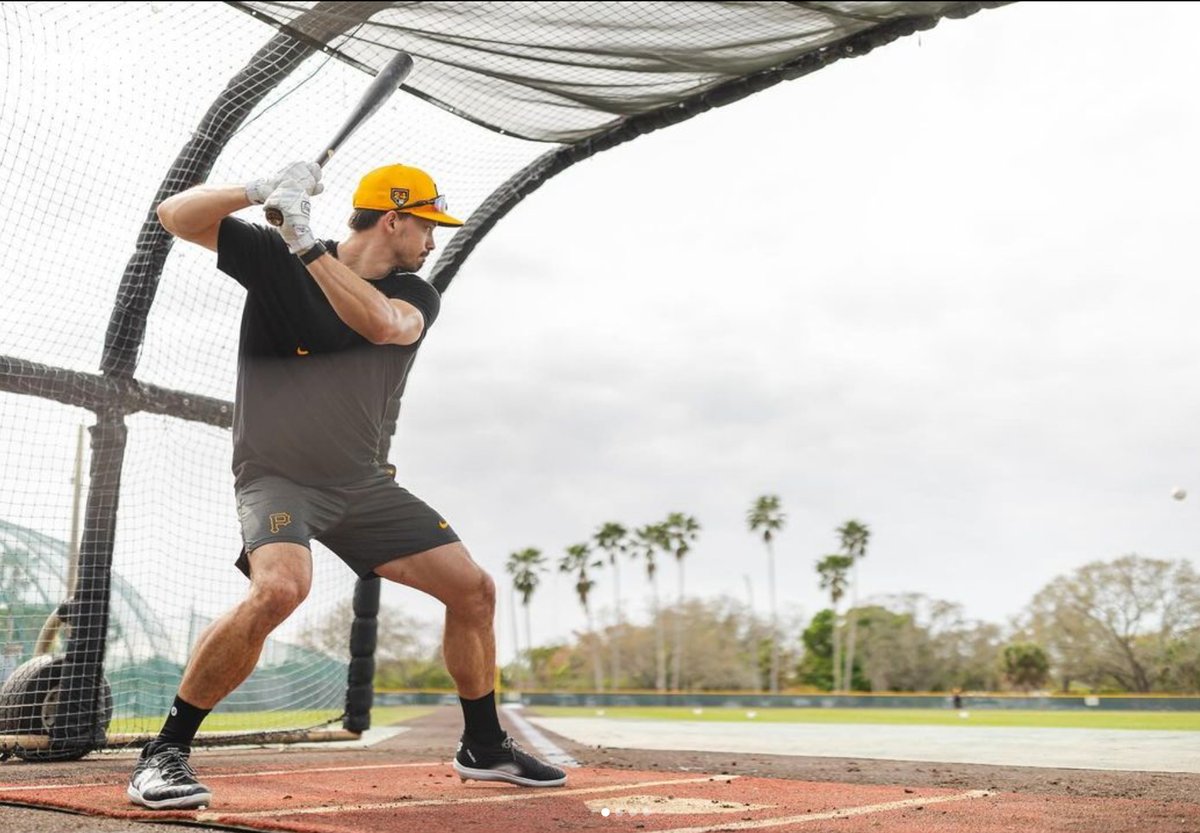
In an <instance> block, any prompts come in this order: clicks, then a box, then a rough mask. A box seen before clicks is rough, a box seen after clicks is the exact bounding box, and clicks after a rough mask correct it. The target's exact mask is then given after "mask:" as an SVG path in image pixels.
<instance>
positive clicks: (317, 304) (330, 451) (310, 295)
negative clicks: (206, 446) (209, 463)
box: [217, 217, 441, 487]
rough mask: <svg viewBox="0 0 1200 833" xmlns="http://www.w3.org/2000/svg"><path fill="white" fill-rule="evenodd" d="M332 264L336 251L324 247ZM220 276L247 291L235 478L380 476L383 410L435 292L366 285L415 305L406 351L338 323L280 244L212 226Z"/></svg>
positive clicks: (232, 224)
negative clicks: (414, 327)
mask: <svg viewBox="0 0 1200 833" xmlns="http://www.w3.org/2000/svg"><path fill="white" fill-rule="evenodd" d="M326 245H327V246H329V248H330V251H331V253H333V254H334V255H335V256H336V252H337V247H336V244H335V243H333V242H332V241H327V243H326ZM217 268H219V269H220V270H221V271H223V272H225V273H226V274H228V275H230V276H231V277H233V278H234V279H235V280H237V281H238V283H240V284H242V286H244V287H245V288H246V290H247V295H246V303H245V306H244V308H243V310H242V324H241V336H240V340H239V344H238V376H237V395H236V398H235V400H234V414H233V473H234V476H235V478H236V482H237V485H238V486H239V487H240V486H242V485H244V484H246V483H248V482H250V481H252V480H254V479H256V478H258V477H261V476H263V475H271V474H274V475H280V476H283V477H286V478H288V479H290V480H293V481H295V482H296V483H301V484H305V485H309V486H332V485H339V484H346V483H351V482H354V481H357V480H361V479H363V478H364V477H369V476H371V475H372V474H376V473H378V472H379V471H380V469H381V468H382V466H383V465H384V462H385V461H383V460H380V459H378V456H379V448H380V435H381V433H382V430H383V423H384V416H385V413H386V410H387V406H388V401H389V399H390V398H391V397H392V395H393V394H395V393H396V392H397V391H398V390H400V388H401V386H402V385H403V384H404V378H405V376H406V375H407V374H408V370H409V367H410V366H411V365H412V360H413V356H414V355H415V354H416V350H417V347H418V346H419V345H420V343H421V341H423V340H424V338H425V334H426V333H428V332H429V328H430V326H431V325H432V324H433V322H434V320H435V319H436V318H437V315H438V310H439V309H440V307H441V298H440V296H439V295H438V292H437V290H436V289H434V288H433V287H432V286H431V285H430V284H428V283H427V282H425V281H424V280H422V279H421V278H419V277H418V276H416V275H413V274H409V273H405V272H401V271H399V270H395V271H393V272H391V273H389V274H388V275H387V276H385V277H383V278H380V279H379V280H374V281H371V282H370V283H371V286H373V287H375V289H376V290H378V291H379V292H382V293H383V294H384V295H386V296H387V297H389V298H398V299H400V300H403V301H407V302H408V303H410V304H412V305H413V306H415V307H416V308H417V309H419V310H420V311H421V313H422V315H424V316H425V330H424V332H423V333H422V334H421V339H419V340H418V341H417V342H416V343H415V344H411V345H408V346H400V345H394V344H385V345H377V344H372V343H371V342H369V341H367V339H365V338H363V337H362V336H361V335H359V334H358V333H357V332H355V331H354V330H353V329H351V328H350V327H349V326H348V325H347V324H346V323H345V322H344V321H342V320H341V319H340V318H339V317H338V315H337V313H336V312H335V311H334V309H333V306H332V305H331V304H330V303H329V300H328V299H327V298H326V297H325V293H324V292H322V291H321V288H320V287H319V286H318V285H317V282H316V281H315V280H314V279H313V277H312V276H311V275H310V274H309V273H308V270H307V269H306V268H305V267H304V265H303V264H302V263H300V261H299V259H298V258H296V257H295V256H294V255H292V254H290V253H289V252H288V249H287V244H286V243H284V242H283V240H282V238H280V236H279V235H278V234H277V233H276V232H274V231H272V230H270V229H267V228H265V227H263V226H258V225H254V224H251V223H247V222H245V221H243V220H239V219H237V218H235V217H226V218H225V219H224V220H222V221H221V226H220V230H219V233H218V238H217Z"/></svg>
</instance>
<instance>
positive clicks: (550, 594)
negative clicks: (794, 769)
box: [399, 3, 1200, 642]
mask: <svg viewBox="0 0 1200 833" xmlns="http://www.w3.org/2000/svg"><path fill="white" fill-rule="evenodd" d="M1197 24H1200V7H1198V6H1196V5H1195V4H1139V5H1138V6H1136V7H1133V6H1131V5H1126V4H1119V3H1111V4H1110V3H1104V4H1099V3H1097V4H1090V3H1089V4H1053V3H1048V4H1043V3H1038V4H1032V3H1026V4H1016V5H1015V6H1011V7H1005V8H1001V9H998V10H993V11H986V12H982V13H980V14H978V15H977V16H975V17H972V18H969V19H967V20H963V21H944V22H943V23H941V24H940V25H939V26H938V27H937V28H936V29H935V30H933V31H930V32H926V33H923V34H922V35H921V36H920V37H919V38H917V37H913V38H909V39H906V40H903V41H900V42H897V43H895V44H892V45H890V46H888V47H886V48H883V49H880V50H878V51H877V52H874V53H872V54H870V55H869V56H867V57H865V58H861V59H856V60H850V61H843V62H840V63H838V64H835V65H834V66H832V67H830V68H828V69H826V70H823V71H821V72H819V73H816V74H815V75H812V76H809V77H807V78H803V79H801V80H798V81H794V82H790V83H786V84H783V85H781V86H778V87H776V88H773V89H771V90H768V91H766V92H765V93H762V94H760V95H757V96H755V97H754V98H752V99H749V100H746V101H742V102H739V103H737V104H735V105H733V106H730V107H726V108H723V109H720V110H717V111H714V112H711V113H709V114H706V115H704V116H701V117H699V118H696V119H694V120H693V121H691V122H688V123H686V124H684V125H681V126H678V127H674V128H671V129H669V130H665V131H661V132H660V133H656V134H652V135H650V136H647V137H644V138H642V139H639V140H638V141H636V142H633V143H630V144H629V145H626V146H623V147H620V148H617V149H615V150H612V151H609V152H606V153H603V154H601V155H599V156H597V157H595V158H593V159H591V160H588V161H586V162H584V163H582V164H580V165H578V166H577V167H575V168H574V169H571V170H569V171H567V172H566V173H564V174H562V175H560V176H559V177H557V178H556V179H555V180H553V181H552V182H551V183H549V184H548V185H546V186H545V187H544V188H543V189H542V190H541V191H539V192H537V193H535V194H534V195H533V196H531V197H530V198H528V199H527V200H526V201H525V202H524V203H523V204H522V205H520V206H519V207H518V208H517V209H516V210H515V211H514V212H513V214H512V215H511V216H510V217H509V218H507V219H506V220H504V221H503V222H502V223H501V224H500V226H498V227H497V229H496V230H495V231H494V232H493V233H492V234H491V236H490V237H489V238H488V239H487V240H486V242H485V243H484V244H483V245H482V246H481V247H480V249H479V250H478V251H477V252H476V254H475V255H474V256H473V257H472V259H471V261H470V262H469V263H468V265H467V267H466V269H465V270H464V272H463V274H462V275H461V276H460V277H459V278H458V279H457V281H456V283H455V284H454V285H453V286H452V287H451V289H450V291H449V292H448V293H447V296H446V298H445V302H444V307H443V311H444V315H443V318H442V320H440V321H439V323H438V324H437V326H436V328H435V330H434V331H433V334H432V335H431V337H430V340H429V341H428V342H427V344H426V347H425V348H424V350H423V355H422V357H421V361H420V363H419V366H418V368H417V369H416V371H415V376H414V378H413V382H412V385H411V388H410V392H409V395H408V400H409V401H408V403H407V405H406V408H407V411H406V413H405V416H404V421H403V423H402V431H401V434H400V439H399V443H400V446H399V448H400V449H402V451H403V453H402V456H403V459H404V461H405V462H404V466H405V470H406V474H407V476H408V477H409V479H410V482H411V483H412V485H413V488H414V489H415V490H417V491H418V492H419V493H421V494H424V495H425V496H426V497H427V498H428V499H429V500H430V501H431V502H432V503H434V505H436V506H438V507H439V508H440V509H441V510H442V511H443V512H445V513H446V514H447V515H448V516H449V517H450V518H451V519H452V521H453V523H454V524H455V526H456V528H457V529H458V530H459V532H460V534H462V535H463V536H464V538H465V539H466V540H467V542H468V543H469V544H470V546H471V547H472V549H473V551H474V553H475V555H476V557H477V558H478V559H479V560H480V561H481V562H483V563H484V564H485V565H487V566H488V567H489V568H491V569H492V570H493V571H494V572H496V573H497V574H500V573H501V570H502V565H503V563H504V560H505V557H506V556H507V554H508V553H510V552H512V551H513V550H515V549H519V548H522V547H526V546H536V547H539V548H541V549H543V551H545V552H546V553H547V555H549V556H551V557H552V558H558V557H560V556H561V555H562V552H563V549H564V547H565V546H567V545H569V544H572V543H575V542H577V541H581V540H585V539H586V538H587V537H588V536H589V535H590V534H591V533H592V532H593V531H594V529H595V528H596V527H597V526H598V525H599V524H600V523H601V522H603V521H607V520H616V521H620V522H622V523H625V524H626V525H638V524H643V523H646V522H649V521H654V520H658V519H659V518H661V517H662V516H664V515H665V514H666V513H667V512H669V511H682V512H687V513H691V514H693V515H695V516H696V518H697V519H698V520H699V521H700V523H701V524H702V525H703V532H702V534H701V536H700V539H699V541H698V543H697V545H696V547H695V550H694V552H693V553H692V554H691V555H690V556H689V558H688V560H687V565H686V570H687V572H686V577H687V591H688V593H689V594H696V595H703V596H714V595H717V594H722V593H728V594H732V595H734V596H736V597H738V598H742V599H744V598H746V595H747V593H746V577H748V579H749V584H750V587H751V590H750V592H751V594H752V595H753V598H754V603H755V605H756V606H757V607H758V608H759V609H760V610H761V611H765V610H766V598H767V589H766V575H767V570H766V555H765V552H764V550H763V547H762V545H761V544H760V543H759V542H758V541H757V540H756V539H755V538H754V537H752V536H751V535H750V534H749V533H748V532H747V530H746V526H745V520H744V516H745V513H746V510H747V509H748V507H749V505H750V504H751V502H752V501H753V499H754V498H755V497H756V496H758V495H760V494H764V493H775V494H778V495H779V496H780V497H781V499H782V501H783V505H784V508H785V510H786V512H787V514H788V523H787V527H786V529H785V530H784V532H783V533H782V535H781V536H780V537H779V540H778V545H777V553H776V555H777V559H778V592H779V601H780V606H781V608H786V609H788V610H790V611H792V612H797V613H801V614H803V615H805V616H807V615H811V613H812V612H814V611H815V610H817V609H819V607H820V606H821V605H822V604H823V603H824V597H823V594H822V593H821V592H820V591H819V590H818V587H817V580H816V573H815V571H814V563H815V561H816V560H817V559H818V558H819V557H820V556H822V555H823V554H826V553H829V552H833V551H835V550H836V546H837V539H836V536H835V534H834V529H835V528H836V527H837V526H839V525H840V524H841V523H843V522H844V521H846V520H847V519H850V518H857V519H859V520H861V521H862V522H864V523H866V524H868V525H869V526H870V528H871V532H872V538H871V545H870V549H869V553H868V557H867V561H866V562H865V563H864V564H863V568H862V575H861V582H862V592H863V593H864V595H866V596H878V595H885V594H891V593H901V592H919V593H924V594H928V595H930V596H934V597H938V598H942V599H947V600H951V601H955V602H959V603H961V604H962V605H963V607H964V608H965V611H966V614H967V615H968V616H969V617H973V618H980V619H987V620H992V621H997V622H1003V621H1005V620H1006V619H1007V618H1008V617H1010V616H1012V615H1014V614H1016V613H1018V612H1019V611H1020V610H1021V608H1022V607H1023V606H1024V605H1025V603H1026V602H1027V601H1028V600H1029V599H1030V597H1031V596H1032V595H1033V594H1034V593H1035V592H1036V591H1037V590H1038V589H1039V588H1040V587H1042V586H1043V585H1044V584H1045V583H1046V582H1048V581H1050V580H1051V579H1053V578H1054V577H1055V576H1057V575H1060V574H1062V573H1065V572H1069V571H1071V570H1073V569H1074V568H1076V567H1079V566H1080V565H1082V564H1084V563H1086V562H1088V561H1092V560H1096V559H1110V558H1114V557H1116V556H1119V555H1122V554H1124V553H1129V552H1137V553H1140V554H1142V555H1146V556H1154V557H1161V558H1190V559H1195V558H1196V555H1197V551H1198V549H1200V548H1198V546H1197V544H1198V542H1200V513H1198V510H1200V507H1197V505H1196V503H1195V502H1194V501H1190V500H1189V501H1184V502H1182V503H1180V502H1176V501H1173V500H1171V499H1170V492H1171V489H1172V488H1173V487H1175V486H1176V485H1184V486H1187V485H1193V486H1195V487H1196V488H1197V489H1200V479H1198V478H1197V476H1196V474H1197V472H1196V462H1197V459H1198V456H1200V436H1198V433H1197V431H1198V429H1200V421H1198V419H1197V416H1198V411H1200V396H1198V394H1197V392H1196V385H1195V384H1194V378H1195V374H1196V365H1197V348H1198V347H1200V328H1198V327H1196V325H1195V318H1196V311H1197V309H1200V282H1198V281H1197V275H1198V272H1200V270H1198V269H1197V266H1198V265H1200V264H1198V257H1197V254H1196V248H1195V246H1194V245H1192V243H1190V242H1189V241H1191V240H1193V239H1194V237H1195V231H1194V228H1193V226H1194V224H1195V222H1196V210H1195V193H1196V191H1197V188H1196V186H1197V180H1198V176H1197V174H1198V173H1200V167H1198V163H1197V157H1196V154H1195V148H1196V147H1200V112H1198V111H1197V108H1196V107H1195V101H1194V95H1193V93H1192V86H1193V85H1194V81H1195V79H1196V78H1197V77H1200V55H1198V54H1197V53H1196V51H1195V49H1194V48H1193V44H1192V33H1194V32H1195V31H1196V28H1197ZM674 576H675V573H674V570H673V568H670V567H668V568H666V569H664V570H663V579H664V585H663V587H664V591H669V592H672V593H673V592H674ZM624 580H625V588H626V589H625V595H626V597H627V598H628V599H629V601H630V603H631V604H632V605H634V609H635V610H636V611H639V612H640V611H642V610H644V601H645V584H644V581H637V583H636V585H635V583H634V582H635V580H636V577H635V574H634V571H633V569H632V568H628V569H626V571H625V572H624ZM596 593H597V598H598V599H600V600H601V602H602V603H605V604H607V603H608V599H609V598H610V584H609V582H608V581H607V580H606V579H603V578H602V579H601V586H600V587H598V588H597V591H596ZM403 599H404V600H405V603H408V602H409V601H410V600H411V597H410V596H404V597H403ZM534 610H535V620H534V637H535V639H538V640H544V639H549V638H551V637H554V636H561V635H563V634H565V633H566V632H568V631H569V630H570V629H571V628H573V627H579V625H580V622H581V616H580V615H579V613H578V605H577V603H576V601H575V599H574V595H573V593H572V589H571V584H570V582H569V581H568V580H567V578H566V577H565V576H563V577H560V576H556V575H552V574H548V575H547V576H546V578H545V583H544V586H543V588H542V589H541V590H539V591H538V593H537V595H536V596H535V601H534ZM508 621H509V619H508V617H507V615H506V614H505V612H504V611H503V610H502V611H501V618H500V623H501V625H502V629H501V630H502V636H503V637H504V640H505V641H506V642H507V641H508V638H509V636H508V631H509V625H508Z"/></svg>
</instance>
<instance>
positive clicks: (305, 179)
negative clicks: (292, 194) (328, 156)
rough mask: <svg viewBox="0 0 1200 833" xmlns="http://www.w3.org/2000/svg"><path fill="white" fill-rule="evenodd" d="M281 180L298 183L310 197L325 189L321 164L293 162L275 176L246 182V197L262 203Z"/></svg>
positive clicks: (259, 203)
mask: <svg viewBox="0 0 1200 833" xmlns="http://www.w3.org/2000/svg"><path fill="white" fill-rule="evenodd" d="M281 182H295V183H297V184H298V185H299V186H300V188H302V189H303V190H304V193H306V194H308V195H309V196H310V197H315V196H316V195H317V194H319V193H321V192H322V191H324V190H325V186H324V185H323V184H322V183H321V166H320V165H318V164H317V163H316V162H293V163H292V164H290V165H288V166H287V167H286V168H284V169H283V170H281V171H279V172H278V173H276V174H275V175H274V176H268V177H263V178H262V179H256V180H254V181H253V182H248V183H246V199H248V200H250V202H252V203H254V204H255V205H262V204H263V203H265V202H266V201H267V197H269V196H271V192H272V191H274V190H275V189H276V188H278V187H279V184H280V183H281Z"/></svg>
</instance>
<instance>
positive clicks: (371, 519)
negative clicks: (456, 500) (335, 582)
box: [237, 471, 458, 577]
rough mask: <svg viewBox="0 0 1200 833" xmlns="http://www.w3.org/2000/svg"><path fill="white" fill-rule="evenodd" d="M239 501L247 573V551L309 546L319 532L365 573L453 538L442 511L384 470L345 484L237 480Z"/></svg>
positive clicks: (327, 543) (241, 565)
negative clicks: (279, 545)
mask: <svg viewBox="0 0 1200 833" xmlns="http://www.w3.org/2000/svg"><path fill="white" fill-rule="evenodd" d="M237 509H238V519H239V520H240V521H241V525H242V544H243V549H242V554H241V555H240V556H239V557H238V560H237V566H238V569H239V570H241V571H242V572H243V573H245V574H246V575H247V576H249V575H250V560H249V559H248V558H247V553H249V552H253V551H254V550H255V549H257V548H258V547H261V546H262V545H263V544H273V543H275V542H278V541H285V542H289V543H293V544H301V545H302V546H305V547H308V546H311V541H312V539H313V538H316V539H317V540H318V541H320V542H321V543H322V544H324V545H325V546H327V547H329V549H331V550H333V552H334V553H336V554H337V556H338V557H339V558H341V559H342V561H345V562H346V564H347V565H349V567H350V569H352V570H354V572H355V573H357V574H358V575H359V576H364V577H365V576H370V575H372V574H373V573H374V570H375V568H376V567H379V566H380V565H383V564H386V563H387V562H389V561H391V560H393V559H396V558H400V557H401V556H405V555H414V554H415V553H418V552H424V551H425V550H429V549H433V548H434V547H440V546H442V545H443V544H453V543H455V542H456V541H458V535H456V534H455V533H454V530H453V529H452V528H451V527H450V524H449V523H447V522H446V520H445V519H444V518H443V517H442V516H441V515H439V514H438V513H437V512H435V511H433V509H431V508H429V506H427V505H426V504H425V502H424V501H422V500H421V499H420V498H418V497H416V496H415V495H413V494H412V493H411V492H409V491H408V490H407V489H403V488H401V487H400V486H399V485H398V484H397V483H396V481H395V480H393V479H392V477H391V475H390V474H389V473H388V472H386V471H381V472H380V473H379V474H378V475H372V476H371V477H368V478H366V479H365V480H360V481H358V482H356V483H351V484H348V485H345V486H303V485H301V484H299V483H294V482H292V481H291V480H288V479H287V478H285V477H278V476H275V475H266V476H263V477H259V478H256V479H255V480H252V481H250V482H249V483H246V484H245V485H243V486H240V487H238V489H237Z"/></svg>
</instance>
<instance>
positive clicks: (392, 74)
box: [264, 52, 413, 226]
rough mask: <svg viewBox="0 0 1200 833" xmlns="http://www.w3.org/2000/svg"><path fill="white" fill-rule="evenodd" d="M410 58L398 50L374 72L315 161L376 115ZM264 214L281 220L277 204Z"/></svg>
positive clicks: (324, 157) (409, 67)
mask: <svg viewBox="0 0 1200 833" xmlns="http://www.w3.org/2000/svg"><path fill="white" fill-rule="evenodd" d="M412 67H413V60H412V56H411V55H409V54H408V53H407V52H397V53H396V54H395V56H394V57H393V58H392V59H391V60H390V61H388V62H387V63H386V64H385V65H384V67H383V69H381V70H379V74H378V75H376V76H375V80H374V81H372V82H371V86H369V87H367V89H366V92H364V93H363V94H362V98H360V99H359V100H358V104H356V105H355V106H354V109H353V110H352V111H351V112H350V115H349V116H348V117H347V118H346V123H345V124H343V125H342V127H341V129H340V130H338V132H337V133H336V134H335V135H334V137H333V139H332V140H330V142H329V143H328V144H327V145H326V146H325V149H324V150H322V151H321V153H320V154H319V155H318V156H317V164H318V165H320V166H321V167H322V168H323V167H325V163H326V162H328V161H329V160H330V159H332V158H333V154H334V153H336V152H337V149H338V148H340V147H341V146H342V143H343V142H344V141H346V140H347V139H348V138H350V134H351V133H353V132H354V131H355V130H357V129H358V128H359V126H360V125H361V124H362V123H363V122H365V121H366V120H367V119H369V118H371V116H373V115H375V111H376V110H378V109H379V108H380V107H382V106H383V102H385V101H387V100H388V98H389V97H390V96H391V95H392V93H394V92H395V91H396V88H397V87H399V86H400V85H401V84H403V83H404V79H405V78H407V77H408V74H409V73H410V72H412ZM264 212H265V213H266V215H267V222H268V223H270V224H271V225H273V226H278V225H282V224H283V214H282V212H280V210H279V209H278V208H275V207H273V206H272V207H270V208H266V209H264Z"/></svg>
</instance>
